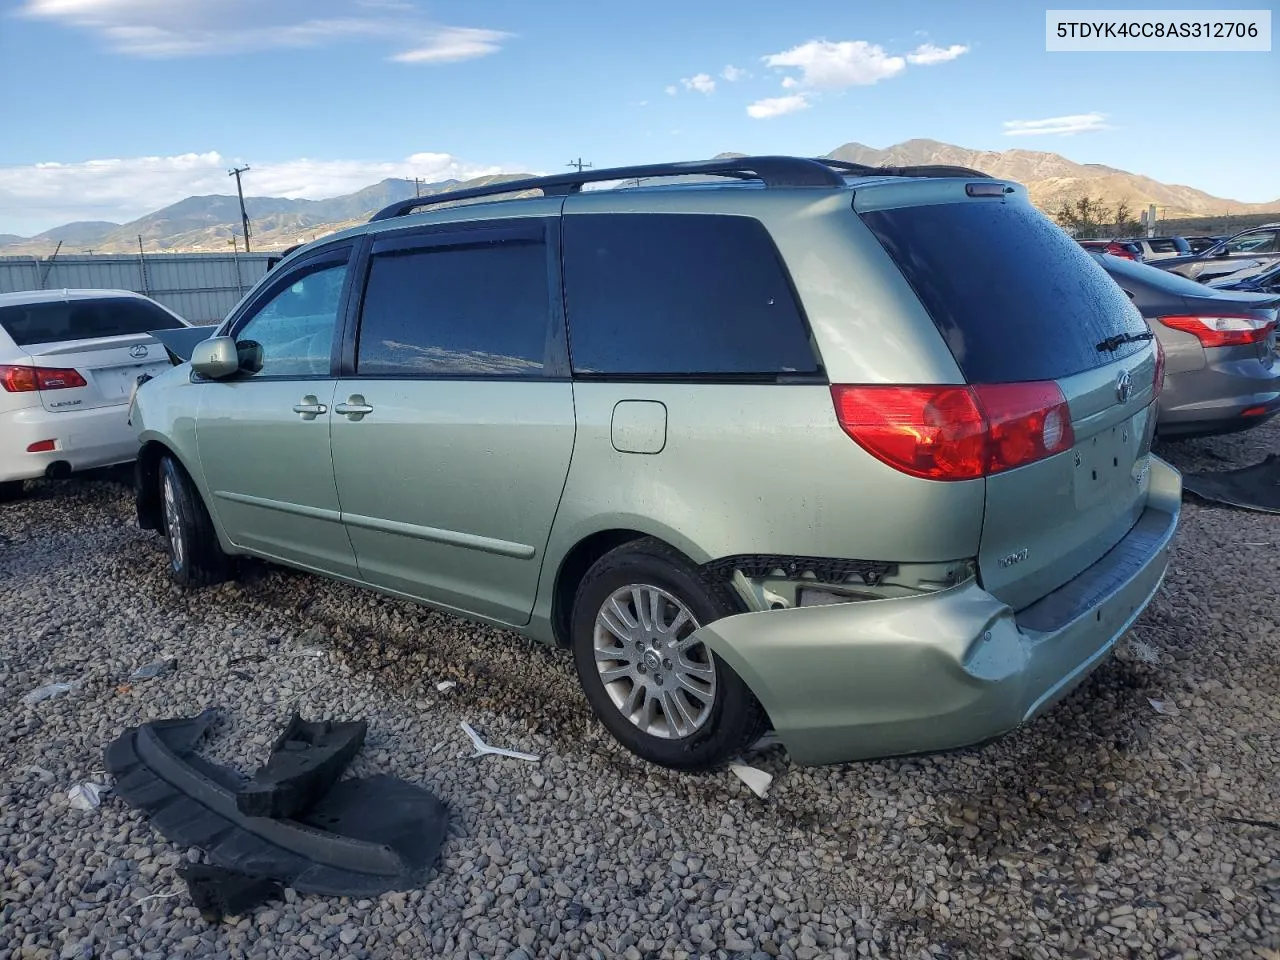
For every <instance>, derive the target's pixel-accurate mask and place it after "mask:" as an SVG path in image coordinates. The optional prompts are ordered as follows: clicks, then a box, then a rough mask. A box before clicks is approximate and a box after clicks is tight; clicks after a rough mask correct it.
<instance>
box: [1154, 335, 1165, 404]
mask: <svg viewBox="0 0 1280 960" xmlns="http://www.w3.org/2000/svg"><path fill="white" fill-rule="evenodd" d="M1154 387H1155V391H1156V396H1157V397H1159V396H1160V394H1161V392H1162V391H1163V390H1164V347H1162V346H1161V345H1160V341H1159V340H1157V341H1156V375H1155V380H1154Z"/></svg>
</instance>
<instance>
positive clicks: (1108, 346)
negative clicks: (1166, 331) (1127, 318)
mask: <svg viewBox="0 0 1280 960" xmlns="http://www.w3.org/2000/svg"><path fill="white" fill-rule="evenodd" d="M1155 336H1156V335H1155V334H1154V333H1152V332H1151V331H1150V330H1147V331H1145V332H1144V333H1117V334H1116V335H1115V336H1113V337H1107V339H1105V340H1103V341H1102V342H1101V343H1097V344H1094V346H1096V347H1097V348H1098V352H1099V353H1106V352H1110V351H1112V350H1119V349H1120V348H1121V347H1123V346H1124V345H1125V344H1126V343H1142V342H1144V341H1146V340H1154V339H1155Z"/></svg>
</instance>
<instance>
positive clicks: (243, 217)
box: [227, 165, 249, 253]
mask: <svg viewBox="0 0 1280 960" xmlns="http://www.w3.org/2000/svg"><path fill="white" fill-rule="evenodd" d="M248 172H249V167H248V166H247V165H246V166H243V167H232V168H231V170H230V171H229V172H228V173H227V176H228V177H235V178H236V193H237V194H239V196H240V222H241V223H242V224H244V252H245V253H248V252H249V214H247V213H245V210H244V188H243V187H241V186H240V174H242V173H248Z"/></svg>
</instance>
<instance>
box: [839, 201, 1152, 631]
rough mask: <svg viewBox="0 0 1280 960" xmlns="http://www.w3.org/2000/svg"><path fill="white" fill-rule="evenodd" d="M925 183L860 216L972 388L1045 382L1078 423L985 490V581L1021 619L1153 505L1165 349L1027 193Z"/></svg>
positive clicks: (861, 206)
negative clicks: (1050, 450)
mask: <svg viewBox="0 0 1280 960" xmlns="http://www.w3.org/2000/svg"><path fill="white" fill-rule="evenodd" d="M917 184H918V186H917V187H916V189H914V190H913V189H905V188H896V189H895V188H892V187H890V188H888V189H876V188H873V189H871V190H867V191H865V194H863V192H862V191H859V194H863V195H856V199H855V208H856V209H857V210H858V211H859V213H860V214H861V215H862V219H863V221H864V222H865V223H866V224H867V225H868V226H869V227H870V228H871V230H872V232H873V233H875V235H876V236H877V238H878V239H879V240H880V242H881V244H882V245H883V246H884V248H885V250H886V251H887V252H888V253H889V255H890V256H891V257H892V259H893V260H894V261H895V262H896V263H897V265H898V267H899V269H901V271H902V273H903V275H904V276H905V277H906V279H907V281H908V282H909V283H910V284H911V286H912V288H913V289H914V290H915V292H916V295H917V296H918V297H919V298H920V301H921V303H922V304H923V305H924V306H925V308H926V309H927V310H928V312H929V314H930V315H931V316H932V318H933V320H934V323H935V324H936V325H937V327H938V330H939V332H940V333H941V334H942V336H943V339H944V340H945V341H946V342H947V344H948V346H949V347H950V349H951V353H952V355H953V356H954V357H955V359H956V363H957V365H958V366H959V368H960V371H961V374H962V376H963V378H964V379H965V381H966V382H968V383H971V384H975V385H980V384H1008V383H1028V382H1035V383H1046V382H1050V383H1053V384H1055V385H1056V386H1057V388H1058V389H1059V390H1060V391H1061V393H1062V395H1063V397H1064V398H1065V400H1066V402H1067V406H1068V409H1069V411H1070V417H1071V425H1072V429H1073V432H1074V436H1075V442H1074V445H1073V447H1072V448H1070V449H1068V450H1065V451H1064V452H1062V453H1058V454H1056V455H1054V456H1050V457H1048V458H1046V459H1043V460H1039V461H1036V462H1033V463H1030V464H1027V465H1025V466H1021V467H1017V468H1015V469H1012V470H1008V471H1005V472H1002V473H995V474H993V475H991V476H989V477H988V478H987V481H986V485H987V488H986V504H985V514H984V517H983V526H982V542H981V546H980V550H979V557H978V565H979V573H980V577H981V581H982V584H983V586H984V588H985V589H987V590H988V591H990V592H991V593H992V594H994V595H995V596H996V597H998V598H1000V599H1001V600H1003V601H1005V602H1006V603H1008V604H1009V605H1010V606H1012V607H1013V608H1014V609H1021V608H1023V607H1025V606H1028V605H1030V604H1031V603H1034V602H1035V601H1036V600H1038V599H1040V598H1041V597H1043V596H1044V595H1045V594H1047V593H1049V592H1050V591H1052V590H1054V589H1056V588H1057V587H1059V586H1061V585H1062V584H1064V583H1066V582H1067V581H1068V580H1070V579H1071V578H1072V577H1075V576H1076V575H1078V574H1080V573H1081V572H1083V571H1084V570H1085V569H1087V568H1088V567H1089V566H1090V565H1092V564H1093V563H1095V562H1096V561H1097V560H1098V559H1099V558H1101V557H1102V556H1103V555H1104V554H1105V553H1106V552H1107V551H1108V550H1110V549H1111V548H1112V547H1114V546H1115V545H1116V544H1117V543H1118V542H1119V541H1120V540H1121V539H1122V538H1123V537H1124V535H1125V533H1127V532H1128V531H1129V529H1130V528H1132V526H1133V525H1134V523H1135V522H1136V521H1137V519H1138V517H1139V516H1140V515H1141V513H1142V511H1143V509H1144V508H1145V505H1146V499H1147V489H1148V485H1147V472H1148V464H1149V457H1150V450H1151V439H1152V436H1153V433H1154V429H1155V412H1156V407H1155V405H1154V402H1155V399H1156V390H1155V385H1154V379H1155V373H1156V366H1157V348H1156V346H1155V343H1154V339H1153V337H1152V334H1151V331H1150V329H1149V328H1148V326H1147V324H1146V322H1145V321H1144V320H1143V319H1142V316H1141V314H1140V313H1139V312H1138V310H1137V308H1135V307H1134V305H1133V304H1132V303H1131V302H1130V301H1129V298H1128V297H1127V296H1126V295H1125V294H1124V292H1123V291H1122V290H1121V289H1120V288H1119V287H1118V286H1117V285H1116V284H1115V283H1114V282H1113V281H1112V279H1111V278H1110V277H1109V276H1108V275H1107V273H1106V271H1105V270H1103V269H1102V267H1101V266H1100V265H1099V264H1098V263H1097V262H1096V260H1095V259H1094V257H1092V256H1091V255H1090V254H1089V253H1088V252H1086V251H1085V250H1084V249H1082V248H1081V246H1080V245H1079V244H1078V243H1076V242H1075V241H1073V240H1072V239H1071V238H1069V237H1068V236H1067V235H1066V234H1065V233H1064V232H1063V231H1062V230H1061V229H1059V228H1058V227H1057V226H1056V225H1054V224H1053V223H1052V222H1051V221H1049V219H1048V218H1047V217H1045V216H1044V215H1043V214H1041V213H1040V212H1039V211H1037V210H1036V209H1035V208H1034V207H1033V206H1031V204H1030V203H1029V201H1028V200H1027V197H1026V193H1025V190H1024V189H1023V188H1022V187H1020V186H1017V185H1015V184H1003V183H1000V182H999V181H985V182H984V183H983V184H980V185H970V184H966V183H965V182H964V181H956V180H947V181H936V182H933V183H921V182H918V181H917ZM972 186H977V187H978V189H977V190H976V191H974V190H972V189H966V188H967V187H970V188H971V187H972ZM904 187H905V185H904ZM972 192H976V193H978V195H977V196H973V195H971V193H972ZM877 193H883V194H884V196H883V199H882V200H878V199H877V197H876V196H875V195H876V194H877Z"/></svg>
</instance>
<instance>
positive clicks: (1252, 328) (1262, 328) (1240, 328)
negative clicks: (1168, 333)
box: [1160, 316, 1276, 347]
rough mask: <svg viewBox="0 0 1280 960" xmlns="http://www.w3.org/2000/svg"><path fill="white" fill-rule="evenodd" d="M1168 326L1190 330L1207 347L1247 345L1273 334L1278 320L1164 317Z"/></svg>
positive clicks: (1229, 317)
mask: <svg viewBox="0 0 1280 960" xmlns="http://www.w3.org/2000/svg"><path fill="white" fill-rule="evenodd" d="M1160 322H1161V323H1163V324H1164V325H1165V326H1166V327H1171V328H1172V329H1174V330H1181V331H1183V332H1184V333H1189V334H1191V335H1192V336H1193V337H1195V338H1196V339H1197V340H1199V341H1200V343H1201V344H1202V345H1203V346H1206V347H1247V346H1249V345H1250V344H1255V343H1261V342H1262V341H1264V340H1266V339H1267V337H1268V336H1270V334H1271V331H1272V329H1273V328H1274V327H1275V325H1276V322H1275V321H1274V320H1262V319H1259V318H1258V317H1248V316H1222V317H1201V316H1194V317H1184V316H1174V317H1161V318H1160Z"/></svg>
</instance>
